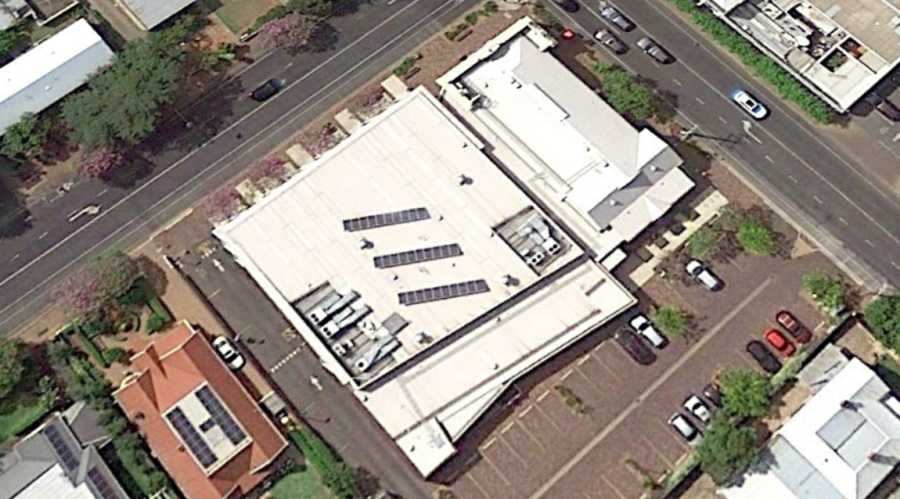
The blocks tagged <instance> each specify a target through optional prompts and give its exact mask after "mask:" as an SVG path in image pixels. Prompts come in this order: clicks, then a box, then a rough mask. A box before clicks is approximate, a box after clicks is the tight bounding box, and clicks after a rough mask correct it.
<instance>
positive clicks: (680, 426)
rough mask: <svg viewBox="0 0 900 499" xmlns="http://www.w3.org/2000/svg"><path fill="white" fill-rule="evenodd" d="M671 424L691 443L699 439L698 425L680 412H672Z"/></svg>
mask: <svg viewBox="0 0 900 499" xmlns="http://www.w3.org/2000/svg"><path fill="white" fill-rule="evenodd" d="M669 426H671V427H672V428H674V429H675V431H677V432H678V434H679V435H681V437H682V438H684V439H685V440H687V441H688V442H689V443H693V442H694V440H696V439H697V434H698V433H699V432H698V431H697V427H696V426H694V424H693V423H691V422H690V421H689V420H688V418H686V417H684V416H683V415H682V414H681V413H680V412H676V413H675V414H672V417H670V418H669Z"/></svg>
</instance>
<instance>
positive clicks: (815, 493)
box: [720, 346, 900, 499]
mask: <svg viewBox="0 0 900 499" xmlns="http://www.w3.org/2000/svg"><path fill="white" fill-rule="evenodd" d="M800 380H801V383H805V384H806V385H807V386H809V388H810V390H811V391H812V393H814V395H813V396H812V397H811V398H810V399H809V400H807V401H806V403H805V404H804V405H803V407H802V408H801V409H800V410H799V411H797V412H796V413H795V414H794V415H793V416H791V418H790V419H789V420H788V421H787V422H786V423H785V424H784V426H782V427H781V429H779V430H778V431H777V432H776V433H775V435H774V436H773V437H772V441H771V442H770V443H769V445H768V446H767V447H766V449H764V450H763V453H762V459H761V460H760V462H759V463H757V464H756V465H754V466H752V467H751V469H750V470H749V471H748V472H747V473H746V474H745V475H744V477H743V478H744V479H743V480H742V482H741V484H740V485H735V486H732V487H729V488H726V489H722V490H720V492H721V493H722V494H723V495H724V496H725V497H727V498H728V499H757V498H760V497H764V498H772V499H774V498H778V499H864V498H865V497H868V496H869V494H870V493H871V492H872V491H873V490H874V489H875V488H876V487H877V486H878V485H879V484H880V483H881V482H882V481H883V480H884V479H885V478H886V477H887V476H888V475H889V474H890V473H891V470H892V469H893V468H894V466H896V465H897V464H898V462H900V401H898V400H897V398H896V397H895V396H894V395H893V394H892V393H891V391H890V389H889V388H888V386H887V385H886V384H885V383H884V381H882V380H881V378H879V377H878V375H877V374H876V373H875V372H874V371H873V370H872V369H870V368H869V367H868V366H866V365H865V364H864V363H863V362H861V361H860V360H859V359H856V358H854V359H851V360H849V361H848V360H847V358H846V357H844V356H843V354H841V352H840V350H838V349H837V348H835V347H833V346H828V347H826V348H825V349H824V350H823V352H822V353H821V354H820V355H818V356H817V357H816V358H815V359H814V360H813V361H812V362H811V363H810V365H809V366H807V367H806V369H804V371H803V372H802V373H801V375H800Z"/></svg>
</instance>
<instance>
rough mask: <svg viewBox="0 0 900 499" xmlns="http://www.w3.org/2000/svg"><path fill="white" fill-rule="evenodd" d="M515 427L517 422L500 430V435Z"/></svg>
mask: <svg viewBox="0 0 900 499" xmlns="http://www.w3.org/2000/svg"><path fill="white" fill-rule="evenodd" d="M515 425H516V422H515V421H512V422H510V423H509V424H508V425H506V426H504V427H503V428H501V429H500V434H503V433H506V432H508V431H509V429H510V428H512V427H513V426H515Z"/></svg>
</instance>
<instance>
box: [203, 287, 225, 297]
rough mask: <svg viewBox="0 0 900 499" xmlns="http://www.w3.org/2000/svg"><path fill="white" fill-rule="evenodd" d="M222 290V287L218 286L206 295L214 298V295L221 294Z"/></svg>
mask: <svg viewBox="0 0 900 499" xmlns="http://www.w3.org/2000/svg"><path fill="white" fill-rule="evenodd" d="M221 292H222V288H218V289H216V290H215V291H213V292H212V293H210V294H208V295H206V297H207V298H209V299H212V298H213V297H215V296H216V295H217V294H219V293H221Z"/></svg>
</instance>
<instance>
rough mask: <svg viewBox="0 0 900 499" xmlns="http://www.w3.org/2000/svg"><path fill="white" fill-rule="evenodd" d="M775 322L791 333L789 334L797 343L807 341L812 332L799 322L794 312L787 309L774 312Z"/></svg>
mask: <svg viewBox="0 0 900 499" xmlns="http://www.w3.org/2000/svg"><path fill="white" fill-rule="evenodd" d="M775 322H777V323H778V325H780V326H781V327H783V328H784V329H785V331H787V332H789V333H791V336H793V337H794V339H795V340H797V342H798V343H808V342H809V340H811V339H812V333H811V332H809V329H806V326H804V325H803V324H801V323H800V321H798V320H797V318H796V317H794V314H792V313H790V312H788V311H787V310H782V311H781V312H778V313H777V314H775Z"/></svg>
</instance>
